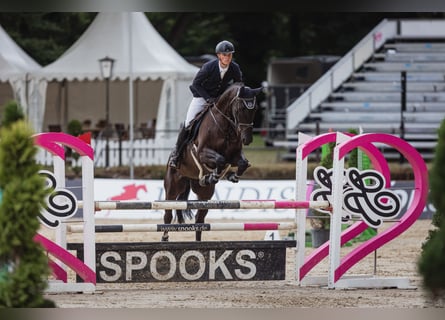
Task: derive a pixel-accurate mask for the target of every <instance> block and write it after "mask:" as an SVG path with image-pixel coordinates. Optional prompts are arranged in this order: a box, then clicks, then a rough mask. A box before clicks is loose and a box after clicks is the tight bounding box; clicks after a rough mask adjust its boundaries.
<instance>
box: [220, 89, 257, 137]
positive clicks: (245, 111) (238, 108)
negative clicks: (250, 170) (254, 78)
mask: <svg viewBox="0 0 445 320" xmlns="http://www.w3.org/2000/svg"><path fill="white" fill-rule="evenodd" d="M262 89H263V88H261V87H259V88H256V89H251V88H249V87H246V86H244V85H242V84H235V85H233V86H232V87H230V88H229V89H228V91H226V92H225V94H224V95H223V96H224V97H222V98H223V99H221V100H220V101H221V102H222V101H224V100H225V102H228V103H227V105H226V106H227V108H228V109H229V110H230V112H231V114H230V118H231V120H232V121H233V123H232V124H233V125H234V127H235V129H236V130H237V133H238V134H239V135H240V136H241V141H242V143H243V144H244V145H248V144H250V143H251V142H252V129H253V120H254V118H255V113H256V111H257V110H258V105H257V103H256V96H257V95H258V94H259V93H260V92H261V91H262ZM228 96H231V97H230V99H228V101H227V100H226V99H224V98H228ZM223 103H224V102H223Z"/></svg>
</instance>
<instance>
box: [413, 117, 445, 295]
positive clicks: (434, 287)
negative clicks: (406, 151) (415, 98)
mask: <svg viewBox="0 0 445 320" xmlns="http://www.w3.org/2000/svg"><path fill="white" fill-rule="evenodd" d="M444 163H445V120H443V121H442V123H441V126H440V128H439V132H438V141H437V146H436V151H435V157H434V161H433V166H432V168H431V172H430V180H429V181H430V199H431V203H432V204H433V205H434V207H435V208H436V212H435V213H434V215H433V218H432V222H431V223H432V225H433V226H434V227H435V228H434V229H432V230H430V231H429V234H428V237H427V239H426V242H425V243H424V244H423V245H422V254H421V256H420V258H419V261H418V267H419V272H420V274H421V275H422V277H423V286H424V287H425V289H426V290H428V292H429V293H430V294H431V295H432V297H433V299H434V300H436V299H438V298H439V297H445V273H444V270H445V218H444V215H445V189H444V182H445V167H444V165H443V164H444Z"/></svg>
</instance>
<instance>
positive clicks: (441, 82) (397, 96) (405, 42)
mask: <svg viewBox="0 0 445 320" xmlns="http://www.w3.org/2000/svg"><path fill="white" fill-rule="evenodd" d="M402 71H405V72H406V95H405V97H406V98H405V99H406V104H405V106H406V109H405V110H404V111H403V112H402V101H403V99H402V80H401V79H402ZM444 116H445V34H444V36H443V37H438V36H437V35H435V36H434V37H431V38H428V37H427V36H425V35H423V36H421V37H418V38H416V37H408V38H404V37H400V36H398V37H393V38H391V39H387V40H386V41H385V43H384V44H383V45H381V46H380V48H378V50H375V52H374V53H373V54H372V55H371V56H370V57H369V58H368V59H367V60H366V61H364V63H363V64H362V65H361V66H359V67H357V69H356V70H355V71H353V72H352V73H351V75H350V76H348V77H347V79H346V80H345V81H344V82H343V83H341V85H339V86H338V87H337V88H336V89H335V90H332V92H330V94H329V95H328V97H327V98H326V99H324V100H323V101H322V102H321V103H319V104H318V105H317V106H312V107H311V108H310V112H309V113H308V114H307V116H306V117H305V118H304V119H303V120H302V121H300V122H299V123H298V125H296V127H295V128H289V127H288V128H287V129H288V134H287V142H288V143H289V146H291V148H290V149H293V148H294V147H295V145H296V140H297V133H298V132H304V133H307V134H310V135H317V134H320V133H324V132H327V131H329V130H333V131H348V130H350V129H356V130H359V128H361V129H362V130H363V132H383V133H390V134H394V135H397V136H401V137H403V138H404V139H405V140H407V141H408V142H410V143H411V144H412V145H413V146H414V147H415V148H416V149H417V150H418V151H419V152H420V153H421V154H422V156H423V157H424V158H425V159H426V160H428V159H431V158H432V157H433V156H434V149H435V146H436V144H437V130H438V128H439V126H440V124H441V122H442V120H443V118H444ZM402 122H403V128H404V130H401V128H402ZM289 129H291V130H289ZM276 145H280V143H279V142H277V143H276ZM281 145H284V144H283V142H281ZM384 152H385V156H386V157H398V156H399V155H398V153H397V152H395V151H391V150H384ZM293 154H294V152H293V151H291V152H290V153H289V155H286V157H287V158H293V157H294V155H293ZM292 155H293V156H292Z"/></svg>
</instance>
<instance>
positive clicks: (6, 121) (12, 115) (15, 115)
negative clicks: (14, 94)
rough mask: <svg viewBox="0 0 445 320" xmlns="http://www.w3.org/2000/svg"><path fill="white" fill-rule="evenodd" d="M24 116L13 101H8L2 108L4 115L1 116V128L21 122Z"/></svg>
mask: <svg viewBox="0 0 445 320" xmlns="http://www.w3.org/2000/svg"><path fill="white" fill-rule="evenodd" d="M24 118H25V115H24V114H23V110H22V108H21V107H20V105H19V104H18V103H17V101H15V100H11V101H8V102H7V103H6V105H5V106H4V114H3V116H2V126H4V127H5V126H9V125H11V124H12V123H14V122H16V121H18V120H23V119H24Z"/></svg>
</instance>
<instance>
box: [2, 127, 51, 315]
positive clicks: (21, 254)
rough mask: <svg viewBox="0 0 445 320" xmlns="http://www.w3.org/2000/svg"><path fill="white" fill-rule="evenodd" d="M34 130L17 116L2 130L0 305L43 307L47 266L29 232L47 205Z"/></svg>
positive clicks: (34, 230) (47, 272)
mask: <svg viewBox="0 0 445 320" xmlns="http://www.w3.org/2000/svg"><path fill="white" fill-rule="evenodd" d="M31 135H32V131H31V129H30V128H29V127H28V126H27V125H26V124H25V122H24V121H18V122H16V123H13V124H11V125H10V127H6V128H2V130H1V132H0V137H1V138H0V188H1V190H2V192H3V195H2V196H3V197H2V200H1V204H0V306H2V307H44V306H45V307H46V306H53V305H54V304H53V303H52V302H51V301H49V300H45V299H44V297H43V290H44V289H45V288H46V286H47V278H48V275H49V272H50V271H49V266H48V260H47V257H46V254H45V252H44V250H43V248H42V247H41V245H40V244H38V243H36V242H35V241H34V240H33V238H34V236H35V234H36V232H37V231H38V229H39V227H40V223H39V220H38V215H39V213H40V210H41V208H42V207H43V206H44V205H45V198H46V196H47V192H48V191H47V189H46V188H45V180H44V178H43V177H42V176H40V175H39V174H38V172H39V170H40V167H39V166H38V165H37V164H36V162H35V159H34V157H35V155H36V153H37V148H36V146H35V145H34V143H33V140H32V139H31Z"/></svg>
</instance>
